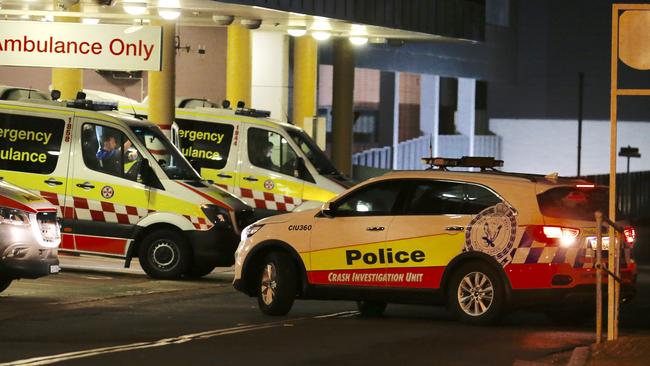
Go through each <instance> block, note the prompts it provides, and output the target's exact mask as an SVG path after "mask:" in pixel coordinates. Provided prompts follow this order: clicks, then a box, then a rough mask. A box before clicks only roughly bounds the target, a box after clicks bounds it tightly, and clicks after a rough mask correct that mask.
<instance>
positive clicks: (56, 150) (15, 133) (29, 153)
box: [0, 113, 65, 174]
mask: <svg viewBox="0 0 650 366" xmlns="http://www.w3.org/2000/svg"><path fill="white" fill-rule="evenodd" d="M64 126H65V122H64V121H63V120H61V119H55V118H44V117H35V116H22V115H15V114H5V113H0V169H1V170H11V171H17V172H25V173H36V174H50V173H52V172H53V171H54V169H56V164H57V162H58V160H59V154H60V153H61V141H62V140H63V129H64Z"/></svg>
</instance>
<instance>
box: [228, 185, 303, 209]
mask: <svg viewBox="0 0 650 366" xmlns="http://www.w3.org/2000/svg"><path fill="white" fill-rule="evenodd" d="M236 191H239V192H235V194H237V193H239V196H240V197H241V198H243V199H244V200H245V201H247V202H249V203H251V206H253V207H255V208H261V209H267V210H277V211H293V209H295V208H296V207H297V206H298V205H299V204H300V203H301V201H300V199H296V198H294V197H290V196H285V195H281V194H273V193H270V192H262V191H255V190H252V189H248V188H239V189H236Z"/></svg>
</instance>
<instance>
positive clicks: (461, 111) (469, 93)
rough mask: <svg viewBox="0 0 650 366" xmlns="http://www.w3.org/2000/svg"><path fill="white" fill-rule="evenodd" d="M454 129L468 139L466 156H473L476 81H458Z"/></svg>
mask: <svg viewBox="0 0 650 366" xmlns="http://www.w3.org/2000/svg"><path fill="white" fill-rule="evenodd" d="M456 129H457V130H458V132H460V133H461V134H463V135H465V136H468V137H469V151H467V155H468V156H473V155H474V137H475V135H476V132H475V131H476V80H474V79H467V78H459V79H458V112H457V118H456Z"/></svg>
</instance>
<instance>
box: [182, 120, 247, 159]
mask: <svg viewBox="0 0 650 366" xmlns="http://www.w3.org/2000/svg"><path fill="white" fill-rule="evenodd" d="M176 124H177V125H178V139H179V141H178V142H179V149H180V150H181V153H183V155H184V156H185V158H187V160H188V161H189V162H190V163H191V164H192V166H193V167H194V169H196V170H200V169H201V168H208V169H223V168H224V167H225V166H226V163H227V162H228V154H229V153H230V145H231V144H232V137H233V131H234V129H235V128H234V127H233V126H232V125H229V124H226V123H213V122H202V121H193V120H188V119H177V120H176Z"/></svg>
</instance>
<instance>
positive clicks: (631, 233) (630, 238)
mask: <svg viewBox="0 0 650 366" xmlns="http://www.w3.org/2000/svg"><path fill="white" fill-rule="evenodd" d="M623 233H624V234H625V243H626V244H627V246H628V247H630V248H631V247H633V246H634V243H635V242H636V229H635V228H634V227H632V226H626V227H625V229H623Z"/></svg>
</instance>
